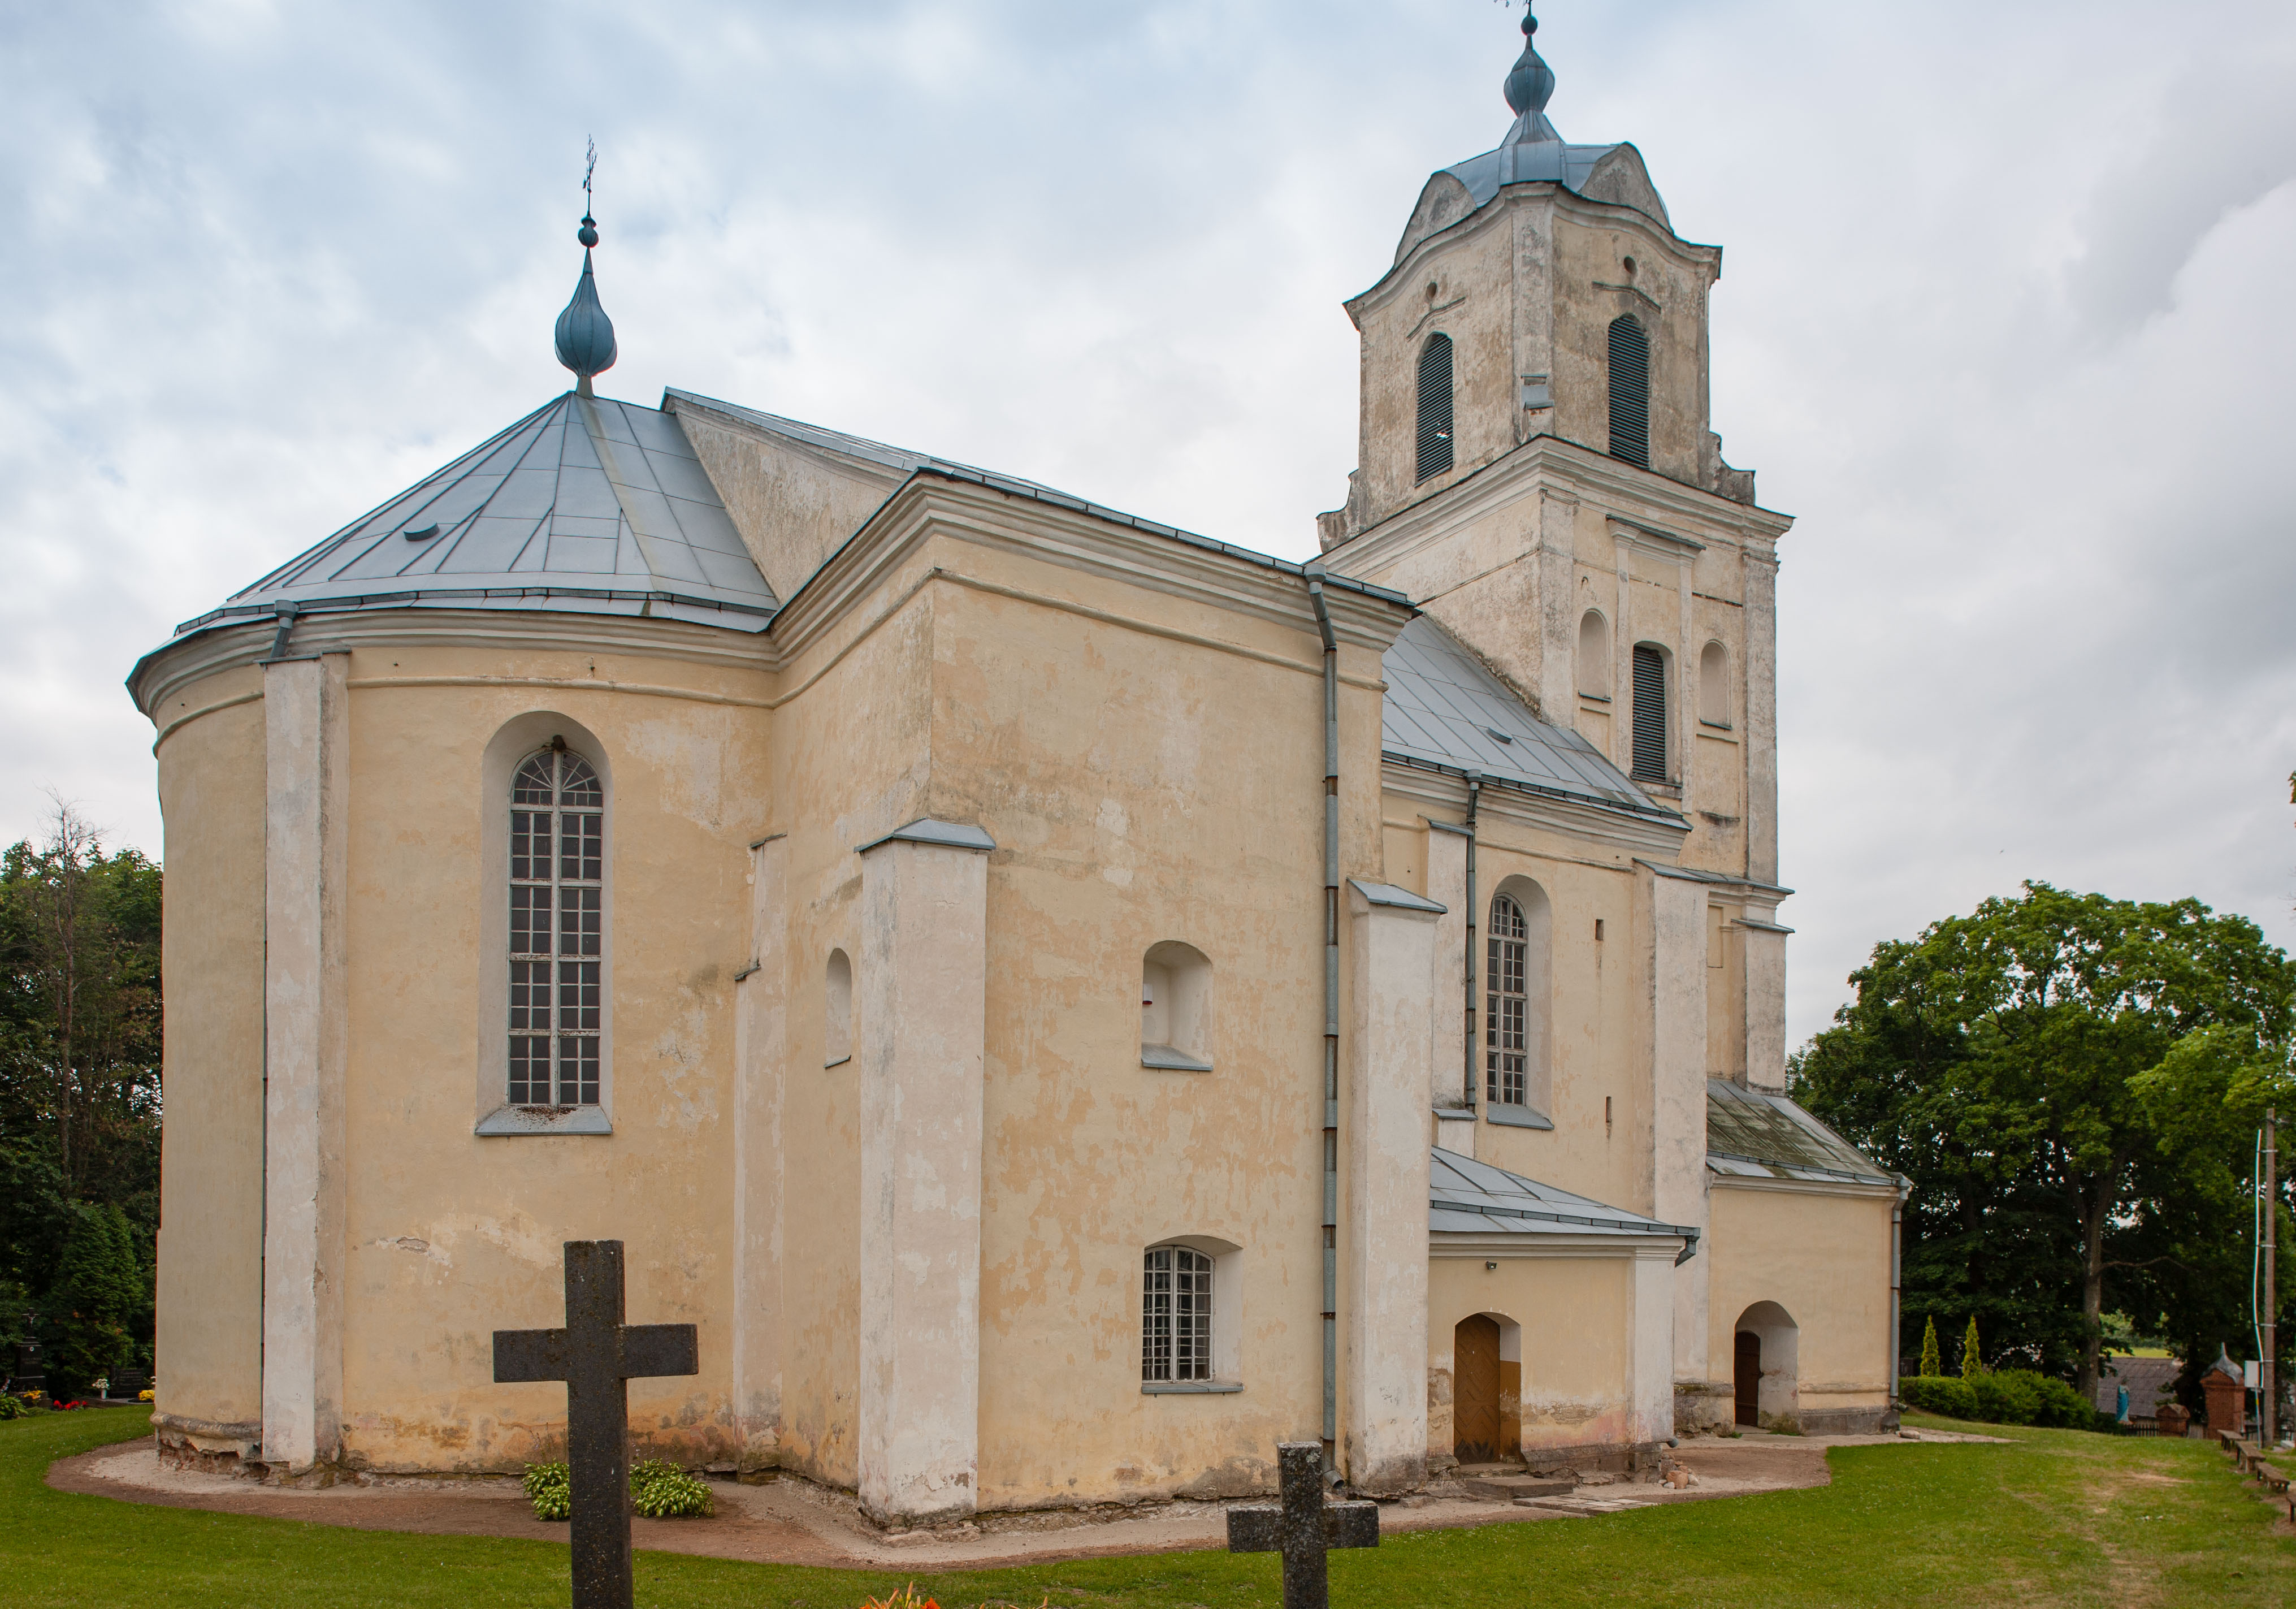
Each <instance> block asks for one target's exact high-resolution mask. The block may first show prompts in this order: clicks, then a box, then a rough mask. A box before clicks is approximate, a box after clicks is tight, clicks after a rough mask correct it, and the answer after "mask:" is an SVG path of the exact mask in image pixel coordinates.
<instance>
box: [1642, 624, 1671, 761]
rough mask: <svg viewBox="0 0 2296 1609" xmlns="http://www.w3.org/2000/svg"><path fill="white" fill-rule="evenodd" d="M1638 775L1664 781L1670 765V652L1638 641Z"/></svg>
mask: <svg viewBox="0 0 2296 1609" xmlns="http://www.w3.org/2000/svg"><path fill="white" fill-rule="evenodd" d="M1635 776H1636V779H1637V780H1638V781H1642V782H1664V781H1666V780H1667V768H1666V653H1665V651H1664V650H1663V649H1661V648H1658V647H1656V646H1654V645H1652V644H1649V643H1636V644H1635Z"/></svg>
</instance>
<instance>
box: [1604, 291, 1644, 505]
mask: <svg viewBox="0 0 2296 1609" xmlns="http://www.w3.org/2000/svg"><path fill="white" fill-rule="evenodd" d="M1610 358H1611V363H1610V377H1611V457H1613V458H1623V459H1625V460H1626V461H1627V462H1628V464H1640V465H1642V466H1643V468H1644V469H1648V468H1649V467H1650V335H1649V332H1646V331H1645V330H1644V328H1643V321H1642V320H1641V319H1639V318H1636V316H1634V315H1633V314H1631V313H1622V314H1620V316H1618V317H1616V318H1614V319H1612V320H1611V352H1610Z"/></svg>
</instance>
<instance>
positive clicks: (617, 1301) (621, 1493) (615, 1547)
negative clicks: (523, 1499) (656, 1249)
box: [495, 1240, 701, 1609]
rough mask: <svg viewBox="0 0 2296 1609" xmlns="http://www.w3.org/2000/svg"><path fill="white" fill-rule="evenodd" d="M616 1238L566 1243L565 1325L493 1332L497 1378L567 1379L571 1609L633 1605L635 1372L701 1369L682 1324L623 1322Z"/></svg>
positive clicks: (612, 1608)
mask: <svg viewBox="0 0 2296 1609" xmlns="http://www.w3.org/2000/svg"><path fill="white" fill-rule="evenodd" d="M622 1313H623V1309H622V1243H621V1242H620V1241H619V1240H570V1241H568V1242H567V1243H566V1327H565V1328H563V1329H558V1330H496V1332H495V1379H496V1382H497V1383H510V1382H513V1381H523V1380H562V1381H564V1382H565V1383H566V1462H567V1466H568V1473H569V1475H570V1482H571V1484H572V1488H573V1510H574V1514H573V1552H574V1560H573V1563H574V1609H631V1601H630V1600H631V1593H632V1590H633V1587H632V1581H631V1576H630V1392H629V1383H630V1382H631V1381H632V1380H634V1379H640V1378H648V1377H652V1376H655V1375H694V1374H699V1373H701V1367H700V1365H699V1363H698V1361H697V1359H696V1346H697V1342H696V1337H695V1334H694V1327H693V1326H692V1325H690V1324H625V1323H623V1322H622Z"/></svg>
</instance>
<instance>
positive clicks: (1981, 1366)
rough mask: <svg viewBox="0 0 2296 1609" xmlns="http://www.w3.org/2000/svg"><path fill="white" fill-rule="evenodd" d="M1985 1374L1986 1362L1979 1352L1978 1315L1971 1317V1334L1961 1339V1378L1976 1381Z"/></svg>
mask: <svg viewBox="0 0 2296 1609" xmlns="http://www.w3.org/2000/svg"><path fill="white" fill-rule="evenodd" d="M1984 1372H1985V1360H1984V1359H1983V1358H1982V1357H1980V1355H1979V1353H1978V1350H1977V1315H1976V1314H1974V1313H1972V1314H1971V1315H1970V1316H1969V1334H1966V1335H1964V1336H1963V1337H1962V1338H1961V1377H1962V1378H1963V1379H1964V1380H1974V1379H1976V1378H1977V1377H1978V1376H1979V1375H1981V1374H1983V1373H1984Z"/></svg>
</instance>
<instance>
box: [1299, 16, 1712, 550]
mask: <svg viewBox="0 0 2296 1609" xmlns="http://www.w3.org/2000/svg"><path fill="white" fill-rule="evenodd" d="M1522 29H1523V34H1524V40H1523V51H1522V54H1521V57H1520V58H1519V59H1518V60H1517V61H1516V62H1515V64H1514V67H1513V70H1511V71H1510V72H1509V73H1508V74H1507V77H1506V82H1505V94H1506V101H1507V105H1508V107H1509V109H1510V110H1512V111H1513V112H1514V114H1515V120H1514V124H1513V127H1511V128H1510V129H1508V131H1507V135H1506V138H1505V141H1504V142H1503V143H1502V144H1500V145H1499V146H1498V148H1497V150H1495V151H1488V152H1484V153H1483V154H1482V155H1480V156H1477V157H1471V158H1469V159H1468V160H1466V161H1464V162H1461V163H1458V164H1457V165H1456V166H1454V167H1451V168H1445V169H1443V170H1442V171H1441V172H1439V173H1437V174H1435V175H1433V176H1431V177H1430V178H1429V179H1428V181H1427V185H1426V187H1425V188H1424V189H1423V190H1422V191H1421V193H1420V195H1419V201H1418V204H1417V205H1416V206H1415V208H1414V209H1412V213H1411V219H1410V222H1409V223H1408V224H1406V226H1405V227H1404V231H1403V238H1402V240H1401V241H1400V242H1398V245H1397V247H1396V252H1395V261H1394V263H1393V265H1392V266H1391V267H1390V269H1389V271H1388V273H1387V274H1386V275H1385V276H1384V277H1383V278H1382V279H1381V280H1380V282H1379V283H1377V284H1375V285H1374V286H1373V287H1372V288H1371V289H1370V290H1368V291H1365V292H1364V293H1363V294H1362V295H1360V296H1358V297H1357V298H1355V299H1354V300H1351V301H1349V303H1348V304H1347V309H1348V314H1349V317H1350V318H1352V319H1353V320H1354V321H1355V324H1356V328H1357V331H1358V332H1360V334H1361V337H1362V370H1361V405H1360V406H1361V418H1360V435H1359V441H1358V455H1359V456H1358V457H1357V466H1358V467H1357V471H1356V473H1355V475H1354V476H1353V477H1352V479H1351V481H1350V484H1349V496H1348V502H1347V505H1346V506H1345V507H1344V508H1341V509H1339V510H1335V511H1334V512H1333V513H1329V514H1325V515H1324V516H1322V518H1321V521H1320V527H1321V530H1320V534H1321V537H1322V541H1323V546H1324V547H1325V548H1326V549H1330V548H1333V547H1335V546H1339V545H1340V544H1341V543H1343V542H1346V541H1349V540H1350V539H1352V538H1355V537H1357V536H1359V535H1361V534H1362V533H1363V532H1365V531H1366V530H1369V529H1372V528H1374V527H1375V526H1377V525H1379V524H1381V523H1382V521H1386V520H1387V519H1389V518H1390V517H1391V516H1392V515H1394V514H1396V513H1398V512H1399V511H1401V510H1403V509H1406V508H1408V507H1411V506H1412V505H1415V504H1417V503H1420V502H1422V501H1423V500H1424V499H1426V498H1427V497H1431V496H1435V495H1437V494H1439V493H1440V492H1442V491H1443V490H1445V489H1446V488H1449V487H1451V486H1454V485H1456V484H1457V483H1459V482H1460V481H1462V480H1466V479H1468V478H1470V477H1472V476H1473V475H1474V474H1475V473H1476V472H1478V471H1480V470H1481V469H1483V468H1484V467H1486V466H1487V465H1488V464H1492V463H1493V462H1495V461H1496V460H1497V459H1499V458H1502V457H1504V456H1506V455H1507V454H1509V453H1511V452H1513V451H1514V450H1515V449H1516V448H1517V447H1521V446H1522V445H1523V444H1524V443H1526V442H1528V441H1530V440H1532V439H1535V438H1537V437H1540V436H1552V437H1557V438H1560V439H1562V440H1565V441H1570V442H1574V443H1577V444H1579V445H1580V446H1583V447H1588V448H1590V449H1592V450H1593V451H1595V452H1597V453H1600V454H1603V455H1604V456H1608V457H1611V458H1614V459H1616V460H1618V461H1619V462H1621V463H1624V464H1632V465H1634V466H1635V467H1636V468H1639V469H1646V470H1648V471H1650V472H1652V473H1654V474H1658V475H1662V476H1664V477H1666V478H1667V479H1669V480H1674V481H1677V482H1679V483H1681V484H1683V485H1685V486H1691V487H1696V488H1700V489H1702V490H1705V491H1709V492H1712V493H1715V494H1717V495H1718V496H1721V497H1727V498H1731V499H1734V500H1736V501H1739V502H1745V503H1751V501H1752V500H1753V476H1752V475H1751V474H1750V473H1745V472H1739V471H1735V470H1732V469H1730V468H1728V467H1727V466H1726V465H1725V464H1723V462H1722V456H1721V443H1720V440H1719V439H1718V438H1717V437H1716V436H1715V435H1714V434H1713V433H1712V431H1710V428H1709V414H1708V406H1707V369H1708V345H1707V304H1708V296H1709V292H1710V290H1711V288H1712V286H1713V284H1714V282H1715V281H1716V280H1717V279H1718V277H1719V276H1720V274H1721V268H1722V251H1721V249H1720V248H1719V247H1718V246H1702V245H1697V244H1694V243H1693V242H1689V241H1685V240H1683V239H1681V238H1680V237H1679V236H1677V234H1675V233H1674V229H1673V226H1672V225H1671V223H1670V222H1669V219H1668V218H1667V211H1666V203H1665V202H1664V201H1662V200H1661V199H1660V196H1659V193H1658V190H1657V187H1656V186H1655V185H1652V183H1651V178H1650V174H1649V171H1648V170H1647V169H1646V168H1644V165H1643V159H1642V153H1641V152H1638V151H1636V149H1635V148H1634V147H1633V146H1632V145H1630V144H1609V145H1574V144H1569V143H1567V142H1565V141H1564V140H1563V139H1562V136H1561V135H1559V134H1557V133H1556V132H1555V128H1554V124H1552V123H1551V122H1549V121H1548V120H1547V118H1546V105H1547V102H1548V100H1549V99H1550V98H1551V97H1552V96H1553V94H1554V86H1555V78H1554V70H1553V69H1552V68H1550V67H1548V66H1547V64H1546V62H1545V61H1544V60H1543V59H1541V57H1540V56H1539V54H1538V50H1537V48H1536V46H1535V45H1533V44H1532V41H1531V36H1532V35H1533V34H1535V33H1536V31H1537V30H1538V19H1537V18H1536V17H1533V16H1530V15H1529V14H1526V15H1525V16H1524V18H1523V21H1522Z"/></svg>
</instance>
